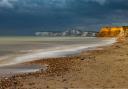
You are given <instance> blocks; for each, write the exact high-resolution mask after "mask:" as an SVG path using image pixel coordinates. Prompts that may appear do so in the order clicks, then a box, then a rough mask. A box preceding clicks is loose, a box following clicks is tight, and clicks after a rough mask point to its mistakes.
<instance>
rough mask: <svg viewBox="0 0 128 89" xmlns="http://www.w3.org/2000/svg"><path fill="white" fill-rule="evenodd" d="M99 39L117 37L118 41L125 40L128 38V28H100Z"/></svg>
mask: <svg viewBox="0 0 128 89" xmlns="http://www.w3.org/2000/svg"><path fill="white" fill-rule="evenodd" d="M98 36H99V37H117V40H118V41H123V40H125V38H126V37H128V26H121V27H103V28H101V30H100V32H99V34H98Z"/></svg>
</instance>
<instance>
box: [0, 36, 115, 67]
mask: <svg viewBox="0 0 128 89" xmlns="http://www.w3.org/2000/svg"><path fill="white" fill-rule="evenodd" d="M115 42H116V40H115V38H112V39H107V40H104V41H102V42H100V43H97V44H89V45H79V46H77V47H76V46H75V47H73V46H69V47H67V48H62V49H61V48H59V49H54V50H48V51H46V50H45V51H44V50H40V51H35V52H33V53H28V54H25V55H22V56H18V57H15V58H14V59H13V60H12V61H11V62H9V63H6V64H2V65H1V66H6V65H14V64H18V63H24V62H29V61H34V60H39V59H45V58H56V57H65V56H69V55H75V54H78V53H80V52H81V51H83V50H88V49H92V48H95V47H99V46H106V45H111V44H113V43H115Z"/></svg>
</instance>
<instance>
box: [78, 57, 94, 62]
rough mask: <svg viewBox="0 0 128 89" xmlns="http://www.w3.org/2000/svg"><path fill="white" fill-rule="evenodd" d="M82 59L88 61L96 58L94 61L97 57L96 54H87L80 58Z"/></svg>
mask: <svg viewBox="0 0 128 89" xmlns="http://www.w3.org/2000/svg"><path fill="white" fill-rule="evenodd" d="M80 60H86V61H89V60H94V61H96V57H95V56H86V57H83V58H80Z"/></svg>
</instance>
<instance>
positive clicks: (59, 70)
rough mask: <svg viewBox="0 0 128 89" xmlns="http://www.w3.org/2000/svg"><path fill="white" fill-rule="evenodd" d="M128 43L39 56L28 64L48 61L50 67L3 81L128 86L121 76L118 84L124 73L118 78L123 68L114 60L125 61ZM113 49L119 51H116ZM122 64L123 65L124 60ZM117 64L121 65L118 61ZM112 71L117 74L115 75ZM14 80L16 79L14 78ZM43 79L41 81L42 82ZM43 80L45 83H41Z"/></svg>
mask: <svg viewBox="0 0 128 89" xmlns="http://www.w3.org/2000/svg"><path fill="white" fill-rule="evenodd" d="M126 44H128V42H124V43H114V44H113V45H111V46H110V45H109V46H101V47H98V48H97V49H96V50H89V51H86V52H84V51H83V52H81V54H79V55H76V56H73V57H61V58H49V59H47V60H36V61H33V62H27V63H25V64H26V65H28V64H31V65H33V64H38V65H46V66H47V67H48V70H46V71H43V70H40V71H39V72H36V73H27V74H26V73H24V74H19V75H14V76H12V77H10V78H3V80H1V81H2V82H1V83H0V85H1V86H3V87H5V88H7V89H10V88H13V87H14V86H16V87H17V88H26V89H29V88H32V86H33V87H35V88H40V89H47V88H51V89H54V88H60V87H61V88H62V89H63V88H65V87H67V88H120V87H121V88H122V87H123V88H126V87H127V88H128V86H126V85H127V82H126V81H127V80H126V81H125V80H121V84H118V82H119V80H118V79H123V77H119V78H117V77H118V76H119V75H118V74H119V73H118V72H120V70H121V69H120V70H119V71H117V70H118V69H117V68H116V67H115V66H114V65H113V63H115V62H114V61H116V62H117V61H118V60H119V62H120V61H121V62H122V60H121V59H118V56H121V57H122V55H123V51H124V49H122V48H123V47H124V46H126ZM118 50H120V51H121V52H122V54H120V55H117V54H118ZM113 51H114V52H115V53H113V55H112V52H113ZM120 51H119V53H120ZM116 53H117V54H116ZM116 56H117V57H116ZM114 57H115V58H114ZM109 58H110V59H109ZM106 59H107V60H106ZM116 59H118V60H116ZM119 64H120V63H119ZM120 65H121V68H122V64H120ZM116 66H117V67H118V65H116ZM123 68H124V67H123ZM123 68H122V69H123ZM111 70H112V71H113V70H114V71H113V72H115V73H117V74H115V73H113V72H112V71H111ZM111 72H112V73H111ZM112 75H113V76H114V79H113V77H112ZM120 76H124V73H122V74H121V73H120ZM126 76H127V75H125V77H126ZM22 78H23V79H22ZM112 79H113V80H112ZM10 80H11V81H13V82H10ZM32 81H33V82H32ZM39 81H40V83H39V84H38V82H39ZM108 81H109V82H108ZM112 81H114V82H112ZM124 81H125V83H124ZM15 82H16V84H15ZM45 82H46V83H45ZM5 83H6V84H7V85H6V84H5ZM78 83H80V84H78ZM107 83H108V84H107ZM42 84H44V85H43V86H41V85H42ZM32 89H34V88H32Z"/></svg>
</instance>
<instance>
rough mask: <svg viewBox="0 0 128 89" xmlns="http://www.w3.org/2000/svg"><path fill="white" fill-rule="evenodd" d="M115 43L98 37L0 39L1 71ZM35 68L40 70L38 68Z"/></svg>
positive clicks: (109, 39)
mask: <svg viewBox="0 0 128 89" xmlns="http://www.w3.org/2000/svg"><path fill="white" fill-rule="evenodd" d="M115 42H116V41H115V38H97V37H34V36H21V37H20V36H13V37H9V36H7V37H0V71H1V70H5V68H6V66H13V65H16V64H21V63H24V62H29V61H33V60H39V59H42V60H45V59H47V58H56V57H66V56H73V55H77V54H79V53H80V52H82V51H86V50H89V49H93V48H95V47H98V46H105V45H111V44H113V43H115ZM3 67H5V68H4V69H3ZM1 68H2V69H1ZM7 68H9V67H7ZM28 68H30V67H28ZM33 68H34V69H36V68H37V69H38V67H37V66H36V67H32V69H33ZM13 69H15V68H13ZM20 69H22V68H20ZM24 69H25V68H24ZM32 69H31V68H30V70H32ZM25 71H26V70H25ZM27 71H28V70H27ZM21 72H22V70H21Z"/></svg>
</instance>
